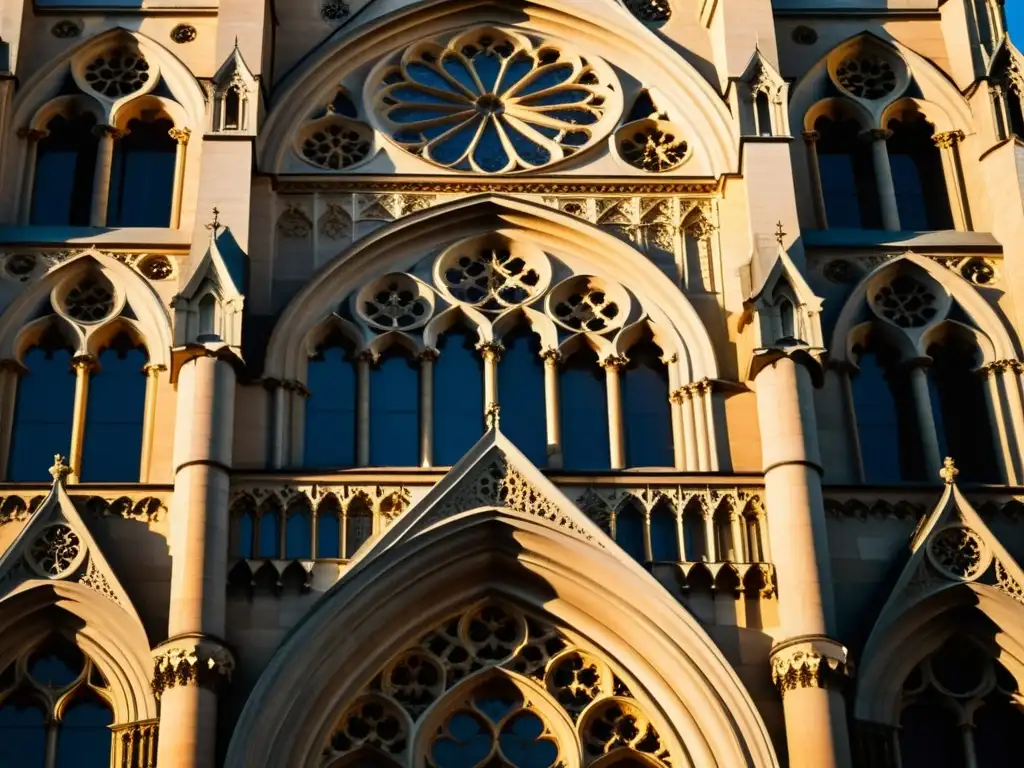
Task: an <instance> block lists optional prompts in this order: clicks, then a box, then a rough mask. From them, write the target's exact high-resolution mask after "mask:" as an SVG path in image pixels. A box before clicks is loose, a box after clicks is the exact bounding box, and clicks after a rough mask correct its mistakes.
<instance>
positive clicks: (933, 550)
mask: <svg viewBox="0 0 1024 768" xmlns="http://www.w3.org/2000/svg"><path fill="white" fill-rule="evenodd" d="M928 559H929V560H930V561H931V564H932V565H933V566H935V568H936V569H937V570H938V571H939V572H940V573H941V574H942V575H943V576H945V577H946V578H948V579H951V580H953V581H973V580H974V579H976V578H978V577H979V576H980V575H981V574H982V573H983V572H984V571H985V570H986V569H987V568H988V565H989V562H990V558H989V557H987V550H986V547H985V542H984V541H982V539H981V537H980V536H979V535H978V534H977V533H975V532H974V531H972V530H971V529H970V528H967V527H966V526H962V525H952V526H949V527H948V528H944V529H943V530H941V531H938V532H937V533H935V534H934V535H933V536H932V537H931V538H930V539H929V540H928Z"/></svg>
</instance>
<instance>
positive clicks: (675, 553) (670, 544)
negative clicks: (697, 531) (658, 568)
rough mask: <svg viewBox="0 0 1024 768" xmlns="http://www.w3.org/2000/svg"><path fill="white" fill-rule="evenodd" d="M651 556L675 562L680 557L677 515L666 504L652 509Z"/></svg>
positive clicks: (655, 558)
mask: <svg viewBox="0 0 1024 768" xmlns="http://www.w3.org/2000/svg"><path fill="white" fill-rule="evenodd" d="M651 557H652V558H653V559H654V560H660V561H669V562H674V561H676V560H680V559H681V558H680V557H679V532H678V529H677V528H676V516H675V514H674V513H673V512H672V510H671V509H668V508H666V507H665V506H664V505H660V506H657V507H655V508H654V509H653V510H652V511H651Z"/></svg>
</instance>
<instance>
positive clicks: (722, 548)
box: [714, 506, 741, 563]
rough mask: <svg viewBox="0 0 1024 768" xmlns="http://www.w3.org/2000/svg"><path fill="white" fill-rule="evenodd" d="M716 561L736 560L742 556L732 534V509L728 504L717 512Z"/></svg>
mask: <svg viewBox="0 0 1024 768" xmlns="http://www.w3.org/2000/svg"><path fill="white" fill-rule="evenodd" d="M714 521H715V562H719V563H724V562H730V561H731V562H735V561H737V560H740V559H741V558H740V557H739V556H738V555H739V553H738V552H737V551H736V544H737V542H736V541H735V540H734V537H733V535H732V510H731V509H729V508H728V507H726V506H723V507H719V508H718V510H717V511H716V512H715V518H714Z"/></svg>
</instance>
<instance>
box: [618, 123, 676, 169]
mask: <svg viewBox="0 0 1024 768" xmlns="http://www.w3.org/2000/svg"><path fill="white" fill-rule="evenodd" d="M615 138H616V144H617V145H618V147H619V154H621V155H622V158H623V160H625V161H626V162H627V163H629V164H630V165H632V166H633V167H634V168H639V169H641V170H644V171H649V172H651V173H660V172H662V171H671V170H672V169H673V168H678V167H679V166H680V165H682V164H683V163H684V162H686V160H687V159H688V158H689V157H690V145H689V144H688V143H687V142H686V139H684V138H683V137H682V131H681V129H680V128H679V127H678V126H676V125H673V124H672V123H669V122H666V121H664V120H640V121H638V122H635V123H630V124H629V125H624V126H623V127H622V128H620V129H619V131H618V133H617V134H616V137H615Z"/></svg>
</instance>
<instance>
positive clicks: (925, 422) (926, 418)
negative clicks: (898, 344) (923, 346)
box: [907, 359, 942, 477]
mask: <svg viewBox="0 0 1024 768" xmlns="http://www.w3.org/2000/svg"><path fill="white" fill-rule="evenodd" d="M929 362H931V361H930V360H927V359H920V360H913V361H911V362H910V369H909V371H908V372H907V375H908V376H909V377H910V391H911V394H912V395H913V397H914V414H915V416H916V417H917V431H918V434H919V435H920V436H921V450H922V452H923V453H924V463H925V467H924V476H925V477H934V476H935V473H936V472H938V471H939V470H940V469H942V451H940V450H939V433H938V432H937V431H936V429H935V414H934V413H932V396H931V392H930V391H929V390H928V373H927V371H926V370H925V369H926V367H927V365H928V363H929Z"/></svg>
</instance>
